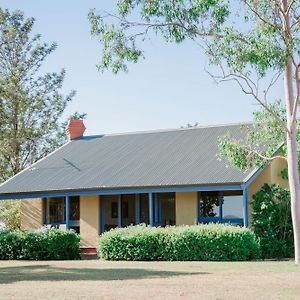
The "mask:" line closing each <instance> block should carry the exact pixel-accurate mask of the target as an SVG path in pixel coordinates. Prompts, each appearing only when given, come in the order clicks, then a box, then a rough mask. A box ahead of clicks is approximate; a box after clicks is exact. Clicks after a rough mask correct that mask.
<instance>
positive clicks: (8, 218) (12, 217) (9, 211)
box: [0, 200, 21, 230]
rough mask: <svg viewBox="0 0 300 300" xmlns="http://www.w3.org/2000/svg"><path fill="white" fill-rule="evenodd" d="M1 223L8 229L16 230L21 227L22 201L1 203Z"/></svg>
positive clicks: (4, 201) (3, 201)
mask: <svg viewBox="0 0 300 300" xmlns="http://www.w3.org/2000/svg"><path fill="white" fill-rule="evenodd" d="M0 222H2V223H3V224H5V227H6V228H7V229H11V230H15V229H17V228H20V225H21V201H17V200H1V201H0Z"/></svg>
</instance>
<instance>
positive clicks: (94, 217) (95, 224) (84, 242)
mask: <svg viewBox="0 0 300 300" xmlns="http://www.w3.org/2000/svg"><path fill="white" fill-rule="evenodd" d="M99 201H100V200H99V196H80V237H81V241H80V246H81V247H88V248H90V247H92V248H95V247H97V244H98V238H99V204H100V203H99Z"/></svg>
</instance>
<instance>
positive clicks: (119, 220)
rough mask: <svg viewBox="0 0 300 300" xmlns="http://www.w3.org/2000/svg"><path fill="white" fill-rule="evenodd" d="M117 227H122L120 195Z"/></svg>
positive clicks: (120, 198) (120, 196) (119, 198)
mask: <svg viewBox="0 0 300 300" xmlns="http://www.w3.org/2000/svg"><path fill="white" fill-rule="evenodd" d="M118 227H122V195H119V197H118Z"/></svg>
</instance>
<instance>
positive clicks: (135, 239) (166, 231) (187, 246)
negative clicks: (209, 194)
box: [98, 224, 259, 261]
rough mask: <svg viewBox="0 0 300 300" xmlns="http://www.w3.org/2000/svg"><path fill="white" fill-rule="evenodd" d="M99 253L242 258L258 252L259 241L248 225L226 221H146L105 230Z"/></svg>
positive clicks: (126, 256)
mask: <svg viewBox="0 0 300 300" xmlns="http://www.w3.org/2000/svg"><path fill="white" fill-rule="evenodd" d="M98 253H99V256H100V258H102V259H106V260H139V261H147V260H148V261H149V260H166V261H171V260H176V261H197V260H201V261H242V260H251V259H254V258H257V257H258V256H259V245H258V243H257V242H256V240H255V238H254V234H253V233H252V232H251V231H250V230H249V229H244V228H240V227H233V226H229V225H223V224H208V225H194V226H170V227H165V228H155V227H150V226H146V225H138V226H130V227H127V228H117V229H113V230H111V231H109V232H106V233H104V234H103V235H102V236H101V237H100V240H99V248H98Z"/></svg>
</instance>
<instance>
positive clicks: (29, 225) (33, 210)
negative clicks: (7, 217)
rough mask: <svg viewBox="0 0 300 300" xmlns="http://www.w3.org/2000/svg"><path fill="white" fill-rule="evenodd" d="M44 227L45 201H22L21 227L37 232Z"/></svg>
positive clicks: (39, 199) (38, 199)
mask: <svg viewBox="0 0 300 300" xmlns="http://www.w3.org/2000/svg"><path fill="white" fill-rule="evenodd" d="M42 226H43V199H41V198H36V199H25V200H22V201H21V227H22V229H25V230H36V229H38V228H40V227H42Z"/></svg>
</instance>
